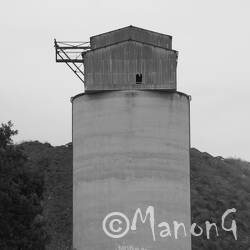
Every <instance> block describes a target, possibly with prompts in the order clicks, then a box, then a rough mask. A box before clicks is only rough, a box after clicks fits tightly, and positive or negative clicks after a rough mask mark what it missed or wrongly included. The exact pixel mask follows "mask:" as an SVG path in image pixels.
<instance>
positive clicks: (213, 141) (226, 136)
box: [0, 0, 250, 160]
mask: <svg viewBox="0 0 250 250" xmlns="http://www.w3.org/2000/svg"><path fill="white" fill-rule="evenodd" d="M0 12H1V13H0V26H1V29H0V31H1V62H0V63H1V74H0V77H1V81H0V88H1V89H0V121H1V122H7V121H8V120H12V121H13V122H14V124H15V126H16V128H17V129H18V130H19V135H18V136H16V141H17V142H20V141H22V140H40V141H42V142H44V141H48V142H50V143H51V144H53V145H61V144H65V143H67V142H69V141H71V103H70V97H71V96H73V95H75V94H78V93H79V92H82V91H83V86H82V83H81V81H80V80H79V79H77V77H76V76H75V75H74V74H73V73H72V72H71V71H70V70H69V69H68V68H67V66H66V65H64V64H56V63H55V58H54V48H53V39H54V38H57V40H59V41H60V40H76V41H79V40H80V41H88V40H89V37H90V36H92V35H96V34H99V33H102V32H106V31H110V30H113V29H117V28H121V27H124V26H128V25H134V26H138V27H141V28H145V29H149V30H153V31H158V32H161V33H165V34H169V35H172V36H173V49H176V50H178V51H179V60H178V82H177V84H178V85H177V86H178V90H179V91H181V92H186V93H188V94H190V95H192V101H191V144H192V146H194V147H196V148H198V149H199V150H201V151H207V152H209V153H211V154H213V155H221V156H223V157H229V156H233V157H241V158H243V159H246V160H250V133H249V128H250V115H249V113H250V112H249V109H250V98H249V96H250V93H249V92H250V68H249V66H250V63H249V60H250V29H249V24H250V15H249V13H250V1H249V0H238V1H237V0H209V1H208V0H207V1H203V0H190V1H188V0H173V1H169V0H154V1H153V0H152V1H151V0H143V1H135V0H133V1H132V0H126V1H119V0H111V1H108V0H106V1H101V0H91V1H88V0H81V1H80V0H71V1H69V0H68V1H65V0H54V1H52V0H50V1H49V0H40V1H38V0H23V1H20V0H14V1H4V3H2V4H1V10H0Z"/></svg>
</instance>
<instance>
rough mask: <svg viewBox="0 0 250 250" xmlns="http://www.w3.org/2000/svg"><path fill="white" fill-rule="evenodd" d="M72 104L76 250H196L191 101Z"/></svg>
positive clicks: (124, 95) (158, 96)
mask: <svg viewBox="0 0 250 250" xmlns="http://www.w3.org/2000/svg"><path fill="white" fill-rule="evenodd" d="M72 103H73V168H74V169H73V172H74V177H73V178H74V180H73V182H74V191H73V231H74V232H73V242H74V248H76V249H77V250H135V249H137V250H142V249H144V250H166V249H171V250H184V249H185V250H190V249H191V236H190V232H189V230H190V222H191V213H190V174H189V148H190V133H189V132H190V125H189V124H190V115H189V98H188V96H187V95H185V94H181V93H178V92H174V93H169V92H161V91H135V90H133V91H109V92H103V93H95V94H83V95H79V96H76V97H75V98H73V100H72ZM174 221H176V222H178V223H183V225H185V228H186V235H184V230H183V227H182V226H180V227H179V230H178V232H177V238H176V237H175V236H176V235H175V230H174V224H173V223H174ZM168 226H169V227H168Z"/></svg>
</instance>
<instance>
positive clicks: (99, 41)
mask: <svg viewBox="0 0 250 250" xmlns="http://www.w3.org/2000/svg"><path fill="white" fill-rule="evenodd" d="M129 39H130V40H135V41H139V42H144V43H148V44H151V45H154V46H159V47H162V48H165V49H172V37H171V36H168V35H165V34H161V33H158V32H154V31H150V30H145V29H141V28H137V27H134V26H128V27H125V28H122V29H118V30H113V31H110V32H106V33H103V34H100V35H96V36H92V37H91V38H90V45H91V49H97V48H101V47H105V46H108V45H111V44H114V43H118V42H122V41H127V40H129Z"/></svg>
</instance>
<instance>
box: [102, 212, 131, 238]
mask: <svg viewBox="0 0 250 250" xmlns="http://www.w3.org/2000/svg"><path fill="white" fill-rule="evenodd" d="M102 229H103V231H104V232H105V234H106V235H108V236H109V237H111V238H114V239H118V238H122V237H123V236H125V235H126V234H127V233H128V231H129V220H128V218H127V216H126V215H125V214H123V213H120V212H112V213H110V214H108V215H107V216H106V217H105V218H104V220H103V222H102Z"/></svg>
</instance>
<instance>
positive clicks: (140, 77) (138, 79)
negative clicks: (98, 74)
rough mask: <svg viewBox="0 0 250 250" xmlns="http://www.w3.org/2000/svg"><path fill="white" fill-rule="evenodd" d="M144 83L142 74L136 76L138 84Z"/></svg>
mask: <svg viewBox="0 0 250 250" xmlns="http://www.w3.org/2000/svg"><path fill="white" fill-rule="evenodd" d="M141 83H142V74H136V84H141Z"/></svg>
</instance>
